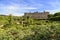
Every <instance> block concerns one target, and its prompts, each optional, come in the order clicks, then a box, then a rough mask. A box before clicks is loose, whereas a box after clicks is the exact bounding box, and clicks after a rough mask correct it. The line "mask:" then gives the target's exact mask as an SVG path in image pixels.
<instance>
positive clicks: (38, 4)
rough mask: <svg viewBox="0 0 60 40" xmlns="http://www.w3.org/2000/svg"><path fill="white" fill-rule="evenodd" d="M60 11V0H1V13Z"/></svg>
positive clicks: (18, 13)
mask: <svg viewBox="0 0 60 40" xmlns="http://www.w3.org/2000/svg"><path fill="white" fill-rule="evenodd" d="M44 10H45V11H49V12H50V13H55V12H59V11H60V0H0V14H5V15H8V14H12V15H17V16H19V15H23V14H24V12H36V11H38V12H41V11H44Z"/></svg>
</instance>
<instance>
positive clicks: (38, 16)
mask: <svg viewBox="0 0 60 40" xmlns="http://www.w3.org/2000/svg"><path fill="white" fill-rule="evenodd" d="M48 15H49V12H45V11H44V12H33V13H24V17H27V16H28V17H30V18H33V19H47V18H48Z"/></svg>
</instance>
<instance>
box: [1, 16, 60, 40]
mask: <svg viewBox="0 0 60 40" xmlns="http://www.w3.org/2000/svg"><path fill="white" fill-rule="evenodd" d="M55 18H56V20H59V18H60V17H59V16H56V17H55ZM54 20H55V19H54ZM22 21H24V22H25V23H23V24H21V23H20V22H22ZM52 39H54V40H60V21H49V20H34V19H32V18H29V17H28V18H23V17H17V16H13V15H9V16H0V40H52Z"/></svg>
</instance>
